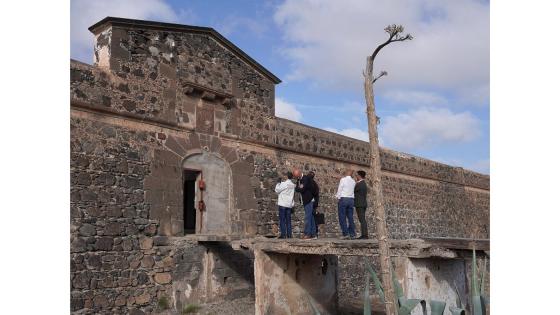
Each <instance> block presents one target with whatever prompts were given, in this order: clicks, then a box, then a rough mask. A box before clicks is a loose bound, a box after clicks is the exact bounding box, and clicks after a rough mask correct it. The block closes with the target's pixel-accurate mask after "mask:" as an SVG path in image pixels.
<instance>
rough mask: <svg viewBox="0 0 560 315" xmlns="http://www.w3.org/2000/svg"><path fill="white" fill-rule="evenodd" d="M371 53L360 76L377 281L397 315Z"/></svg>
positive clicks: (388, 308) (392, 314) (389, 314)
mask: <svg viewBox="0 0 560 315" xmlns="http://www.w3.org/2000/svg"><path fill="white" fill-rule="evenodd" d="M373 79H374V78H373V57H372V56H368V58H367V65H366V73H365V78H364V91H365V97H366V104H367V118H368V132H369V146H370V154H371V160H370V163H371V165H370V168H371V171H370V174H371V178H372V180H373V189H372V192H373V198H374V205H373V210H374V214H375V228H376V231H375V232H376V234H377V239H378V241H379V260H380V262H381V271H380V274H381V282H382V284H383V291H384V293H385V311H386V313H387V315H397V305H396V298H395V290H394V288H393V282H392V278H391V260H390V259H391V256H390V254H389V235H388V233H387V221H386V219H385V207H384V204H383V191H382V187H381V160H380V157H379V140H378V135H377V115H376V114H375V101H374V94H373Z"/></svg>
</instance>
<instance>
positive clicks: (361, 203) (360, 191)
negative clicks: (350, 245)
mask: <svg viewBox="0 0 560 315" xmlns="http://www.w3.org/2000/svg"><path fill="white" fill-rule="evenodd" d="M365 178H366V172H364V171H358V172H357V176H356V186H354V207H356V213H357V214H358V220H359V221H360V229H361V233H362V234H361V235H360V237H358V239H361V240H363V239H367V238H368V229H367V222H366V208H367V192H368V188H367V185H366V181H365V180H364V179H365Z"/></svg>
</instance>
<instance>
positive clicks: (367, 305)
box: [364, 273, 371, 315]
mask: <svg viewBox="0 0 560 315" xmlns="http://www.w3.org/2000/svg"><path fill="white" fill-rule="evenodd" d="M364 315H371V301H370V300H369V277H368V275H367V273H366V288H365V290H364Z"/></svg>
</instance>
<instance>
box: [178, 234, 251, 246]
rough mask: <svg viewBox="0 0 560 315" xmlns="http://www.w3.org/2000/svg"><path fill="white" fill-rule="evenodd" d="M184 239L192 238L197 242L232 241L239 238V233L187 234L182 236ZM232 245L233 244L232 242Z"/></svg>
mask: <svg viewBox="0 0 560 315" xmlns="http://www.w3.org/2000/svg"><path fill="white" fill-rule="evenodd" d="M183 238H184V239H186V240H193V241H197V242H199V243H204V242H232V243H233V241H236V240H239V239H240V238H241V236H239V235H210V234H189V235H185V236H184V237H183ZM232 246H233V244H232Z"/></svg>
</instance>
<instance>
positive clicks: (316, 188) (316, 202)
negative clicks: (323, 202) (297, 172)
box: [307, 171, 320, 238]
mask: <svg viewBox="0 0 560 315" xmlns="http://www.w3.org/2000/svg"><path fill="white" fill-rule="evenodd" d="M307 176H308V177H309V178H310V179H311V185H312V189H311V193H312V194H313V220H314V221H315V238H319V224H318V223H317V216H318V215H320V213H319V212H318V211H317V208H319V185H318V184H317V182H316V181H315V172H313V171H309V173H307Z"/></svg>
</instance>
